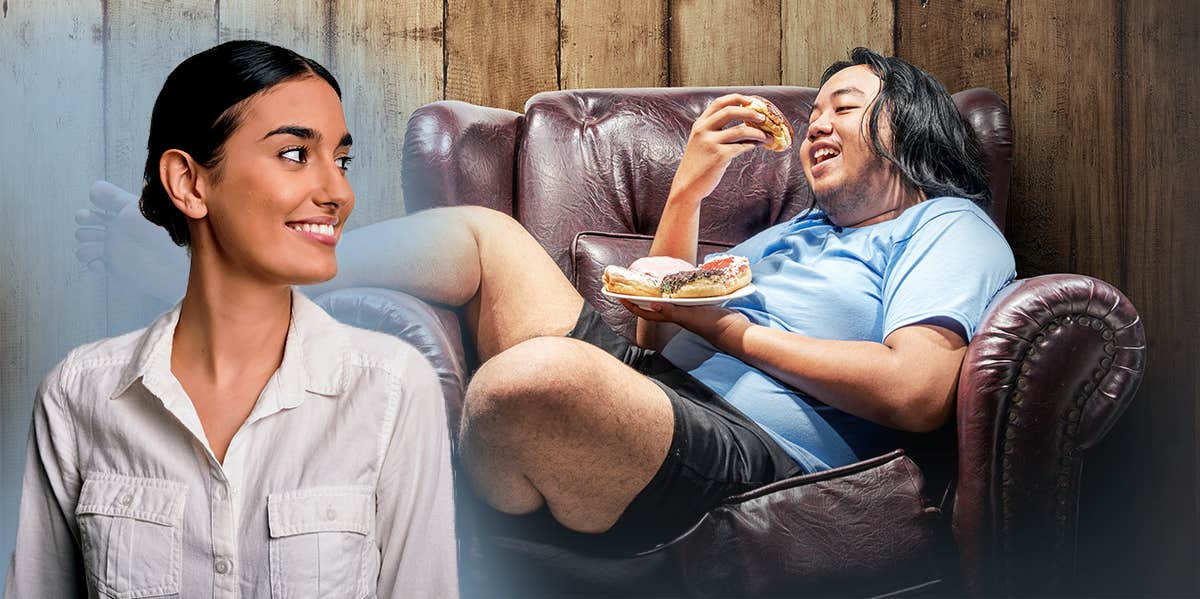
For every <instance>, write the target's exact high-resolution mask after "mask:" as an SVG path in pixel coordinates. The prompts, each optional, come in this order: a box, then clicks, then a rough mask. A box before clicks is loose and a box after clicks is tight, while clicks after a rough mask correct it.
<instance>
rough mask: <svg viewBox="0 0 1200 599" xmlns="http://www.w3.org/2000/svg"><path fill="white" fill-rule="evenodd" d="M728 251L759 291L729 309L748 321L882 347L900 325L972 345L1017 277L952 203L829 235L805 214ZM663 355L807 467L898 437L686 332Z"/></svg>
mask: <svg viewBox="0 0 1200 599" xmlns="http://www.w3.org/2000/svg"><path fill="white" fill-rule="evenodd" d="M725 253H729V254H736V255H739V256H745V257H746V258H747V259H749V261H750V269H751V273H752V274H753V282H754V285H755V287H757V291H756V292H755V293H753V294H751V295H749V296H746V297H744V298H741V299H737V300H732V301H730V302H727V303H726V304H725V306H726V307H727V308H732V309H734V310H737V311H739V312H741V313H743V314H745V315H746V316H747V317H748V318H749V319H750V321H751V322H753V323H755V324H759V325H763V326H768V327H772V328H776V329H782V330H785V331H790V332H794V333H799V334H801V335H805V336H808V337H815V338H820V339H840V340H846V341H874V342H878V343H882V342H883V340H884V339H885V338H887V336H888V335H889V334H890V333H892V332H893V331H895V330H896V329H898V328H900V327H904V326H907V325H912V324H917V323H928V322H932V323H935V324H938V325H940V326H944V327H946V328H949V329H951V330H957V332H958V333H959V334H960V335H962V336H963V338H964V339H966V340H968V341H969V340H970V339H971V336H972V335H974V334H975V328H976V327H977V326H978V325H979V321H980V319H981V318H982V317H983V312H984V309H985V308H986V307H987V305H988V303H989V302H990V301H991V299H992V297H993V296H994V295H995V294H996V292H998V291H999V290H1000V289H1001V288H1002V287H1004V285H1006V284H1007V283H1008V282H1009V281H1012V280H1013V278H1014V277H1015V276H1016V271H1015V267H1014V261H1013V255H1012V250H1011V249H1010V248H1009V247H1008V243H1007V242H1006V241H1005V240H1004V236H1003V235H1002V234H1001V232H1000V230H999V229H997V228H996V225H995V224H994V223H992V220H991V218H990V217H989V216H988V215H987V213H985V212H984V211H983V210H981V209H980V208H978V207H977V206H976V205H975V204H974V203H972V202H971V201H969V200H965V199H962V198H953V197H943V198H934V199H930V200H927V201H925V202H922V203H920V204H917V205H915V206H913V207H911V208H908V209H906V210H905V211H904V212H902V213H901V214H900V216H899V217H897V218H895V219H892V220H889V221H885V222H882V223H877V224H874V225H869V226H865V227H858V228H849V227H838V226H836V225H834V224H833V223H832V222H830V221H829V219H828V218H826V216H825V214H824V213H823V212H820V211H816V210H814V211H812V212H811V213H808V214H807V215H804V214H802V215H800V216H797V217H796V218H794V219H792V220H790V221H787V222H783V223H780V224H778V225H775V226H773V227H771V228H769V229H767V230H765V231H763V232H761V233H759V234H757V235H755V236H754V237H751V238H750V239H748V240H746V241H745V242H743V243H741V244H740V245H738V246H736V247H734V248H733V249H731V250H729V251H728V252H725ZM706 259H707V258H706ZM663 356H664V357H665V358H667V359H668V360H670V361H671V362H672V363H673V364H675V365H676V366H678V367H679V368H681V369H683V370H685V371H687V372H688V373H690V374H691V375H692V376H694V377H696V378H697V379H698V380H700V382H702V383H704V384H705V385H707V386H708V387H710V388H711V389H712V390H713V391H715V392H717V393H718V394H720V395H721V396H722V397H724V398H725V400H726V401H728V402H729V403H731V404H733V406H734V407H736V408H738V409H739V410H741V411H742V412H743V413H745V414H746V415H747V416H749V417H750V418H751V419H752V420H754V421H755V422H757V423H758V424H759V425H760V426H761V427H763V429H765V430H766V431H767V433H768V434H770V435H771V437H772V438H774V439H775V441H776V442H778V443H779V444H780V445H781V446H782V447H783V448H784V449H785V450H786V451H787V452H788V454H789V455H791V456H792V457H793V458H794V459H795V460H796V461H797V463H799V464H800V466H801V467H803V468H804V469H805V470H806V471H809V472H812V471H816V470H823V469H826V468H833V467H837V466H842V465H845V464H850V463H853V462H856V461H858V460H860V459H865V458H867V457H871V456H873V455H878V454H879V453H881V452H883V451H887V450H889V449H893V448H894V447H895V446H896V440H897V439H899V438H900V437H901V434H900V433H899V432H898V431H894V430H892V429H888V428H886V427H883V426H879V425H876V424H873V423H871V422H868V421H866V420H863V419H861V418H858V417H856V416H851V415H850V414H847V413H845V412H842V411H840V410H838V409H836V408H833V407H830V406H828V405H825V404H823V403H821V402H819V401H817V400H815V399H813V398H811V397H808V396H806V395H804V394H802V393H800V392H798V391H797V390H795V389H793V388H791V387H789V386H787V385H786V384H784V383H782V382H779V381H777V380H775V379H774V378H771V376H770V375H768V374H766V373H764V372H762V371H760V370H758V369H757V368H754V367H752V366H750V365H748V364H746V363H745V362H742V361H741V360H739V359H737V358H735V357H733V356H730V355H728V354H724V353H721V352H720V351H718V350H717V349H716V348H714V347H713V346H712V345H711V344H709V343H708V342H707V341H705V340H704V339H703V338H701V337H699V336H697V335H695V334H693V333H690V332H688V331H681V332H680V333H679V334H678V335H676V336H675V337H674V338H673V339H672V340H671V341H670V342H669V343H668V344H667V346H666V348H664V349H663Z"/></svg>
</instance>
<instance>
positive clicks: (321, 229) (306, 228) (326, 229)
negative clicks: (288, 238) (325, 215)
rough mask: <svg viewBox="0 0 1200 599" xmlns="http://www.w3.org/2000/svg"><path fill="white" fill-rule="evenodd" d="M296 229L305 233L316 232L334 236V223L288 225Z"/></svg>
mask: <svg viewBox="0 0 1200 599" xmlns="http://www.w3.org/2000/svg"><path fill="white" fill-rule="evenodd" d="M288 226H289V227H291V228H292V229H294V230H296V231H300V232H303V233H316V234H318V235H328V236H330V237H333V225H314V224H312V223H297V224H293V225H288Z"/></svg>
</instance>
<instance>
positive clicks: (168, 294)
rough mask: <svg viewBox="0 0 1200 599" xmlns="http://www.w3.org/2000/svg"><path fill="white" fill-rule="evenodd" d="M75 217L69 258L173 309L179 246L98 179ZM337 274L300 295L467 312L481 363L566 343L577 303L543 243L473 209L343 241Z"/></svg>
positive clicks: (178, 289)
mask: <svg viewBox="0 0 1200 599" xmlns="http://www.w3.org/2000/svg"><path fill="white" fill-rule="evenodd" d="M91 200H92V207H91V208H90V209H86V210H81V211H79V212H78V213H77V214H76V222H77V223H78V224H79V227H78V229H76V233H75V236H76V238H77V239H78V240H79V242H80V243H79V247H78V248H77V249H76V256H77V257H78V258H79V260H80V262H81V263H83V264H84V265H85V266H87V267H88V268H91V269H93V270H104V271H105V272H107V273H108V275H109V276H111V277H113V278H114V279H116V280H118V281H119V282H120V283H121V284H122V285H124V286H126V287H128V288H131V289H135V290H137V291H140V292H143V293H145V294H147V295H150V296H153V297H156V298H158V299H160V300H163V301H166V302H172V303H173V302H175V301H176V300H178V299H179V298H180V297H182V296H183V292H184V289H185V288H186V285H187V272H188V261H187V253H186V252H185V251H184V249H183V248H180V247H179V246H176V245H175V244H174V243H172V242H171V239H170V237H169V236H168V235H167V233H166V231H165V230H163V229H162V228H161V227H159V226H157V225H155V224H153V223H151V222H149V221H147V220H146V219H145V218H143V217H142V214H141V211H140V210H138V206H137V201H136V200H137V197H136V196H134V195H133V194H131V193H129V192H127V191H125V190H123V189H121V188H119V187H116V186H115V185H112V184H111V183H107V182H104V181H98V182H96V183H95V184H94V185H93V186H92V190H91ZM337 252H338V274H337V276H336V277H334V278H333V280H331V281H328V282H325V283H321V284H319V285H310V286H307V287H304V288H303V291H304V292H305V293H306V294H308V295H310V296H314V297H315V296H317V295H320V294H321V293H325V292H327V291H332V290H334V289H341V288H346V287H384V288H387V289H396V290H399V291H404V292H406V293H410V294H412V295H415V296H417V297H419V298H421V299H424V300H428V301H432V302H438V303H442V304H447V305H451V306H463V305H466V306H467V313H468V315H469V320H470V322H469V323H468V325H469V326H470V328H471V330H472V332H473V333H474V334H475V340H476V345H477V350H478V353H479V358H480V360H487V359H488V358H490V357H491V356H493V355H495V354H497V353H499V352H501V351H504V350H505V349H507V348H509V347H512V346H513V345H515V344H517V343H520V342H521V341H524V340H526V339H530V338H533V337H538V336H543V335H559V336H561V335H563V334H565V333H567V332H568V331H569V330H570V329H571V327H572V326H573V325H574V324H575V319H576V317H578V315H579V310H580V308H582V307H583V298H582V297H581V296H580V295H579V293H578V292H577V291H576V290H575V288H574V287H573V286H572V285H571V283H570V281H568V280H567V278H566V276H564V275H563V274H562V271H560V270H559V269H558V265H557V264H555V263H554V260H553V259H551V258H550V256H549V255H547V254H546V252H545V250H544V249H542V247H541V245H539V244H538V242H537V241H536V240H535V239H533V237H531V236H530V235H529V233H528V232H526V231H525V229H524V228H523V227H522V226H521V225H520V224H519V223H517V222H516V221H514V220H513V219H512V218H511V217H509V216H507V215H505V214H502V213H500V212H497V211H495V210H490V209H487V208H480V207H476V206H462V207H454V208H441V209H436V210H427V211H424V212H420V213H417V214H414V215H411V216H405V217H401V218H396V219H391V220H387V221H382V222H378V223H373V224H370V225H366V226H363V227H359V228H357V229H354V230H351V231H347V232H345V233H344V234H343V236H342V240H341V242H340V243H339V244H338V250H337Z"/></svg>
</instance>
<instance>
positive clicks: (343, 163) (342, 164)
mask: <svg viewBox="0 0 1200 599" xmlns="http://www.w3.org/2000/svg"><path fill="white" fill-rule="evenodd" d="M353 161H354V157H353V156H342V157H341V158H338V159H337V165H338V168H340V169H342V170H343V171H345V170H349V169H350V163H351V162H353Z"/></svg>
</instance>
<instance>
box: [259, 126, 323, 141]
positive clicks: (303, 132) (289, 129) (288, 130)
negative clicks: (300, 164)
mask: <svg viewBox="0 0 1200 599" xmlns="http://www.w3.org/2000/svg"><path fill="white" fill-rule="evenodd" d="M272 135H295V136H296V137H299V138H300V139H312V140H316V141H320V140H321V133H320V132H318V131H315V130H313V129H310V128H308V127H301V126H300V125H284V126H282V127H276V128H275V129H272V130H271V131H270V132H268V133H267V134H266V135H264V136H262V138H263V139H266V138H268V137H271V136H272Z"/></svg>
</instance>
